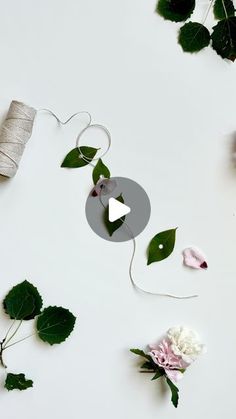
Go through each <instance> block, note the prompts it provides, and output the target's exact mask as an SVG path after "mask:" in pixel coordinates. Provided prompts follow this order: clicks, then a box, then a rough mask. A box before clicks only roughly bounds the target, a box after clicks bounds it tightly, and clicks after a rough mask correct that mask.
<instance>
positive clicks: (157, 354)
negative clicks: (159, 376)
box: [148, 339, 189, 382]
mask: <svg viewBox="0 0 236 419" xmlns="http://www.w3.org/2000/svg"><path fill="white" fill-rule="evenodd" d="M150 349H151V351H150V352H149V353H148V355H150V356H151V357H152V360H153V362H155V364H157V365H158V366H159V367H160V368H163V369H164V370H165V373H166V375H167V377H168V378H169V379H170V380H171V381H175V382H177V381H179V380H180V379H181V378H182V376H183V373H182V372H181V371H179V370H181V369H185V368H187V367H188V365H189V364H187V363H186V362H185V361H183V359H182V358H181V357H180V356H178V355H175V354H174V352H173V350H172V349H171V342H170V341H169V340H167V339H163V340H162V341H161V343H160V344H158V345H155V346H150Z"/></svg>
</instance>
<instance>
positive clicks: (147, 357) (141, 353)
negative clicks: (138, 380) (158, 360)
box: [130, 349, 152, 361]
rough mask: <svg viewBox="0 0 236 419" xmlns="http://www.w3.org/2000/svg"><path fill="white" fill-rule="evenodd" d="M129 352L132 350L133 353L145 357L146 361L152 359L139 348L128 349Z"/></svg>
mask: <svg viewBox="0 0 236 419" xmlns="http://www.w3.org/2000/svg"><path fill="white" fill-rule="evenodd" d="M130 352H132V353H133V354H135V355H138V356H142V357H143V358H145V359H147V360H148V361H152V357H151V356H150V355H148V354H145V352H144V351H142V350H141V349H130Z"/></svg>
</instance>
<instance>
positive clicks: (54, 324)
mask: <svg viewBox="0 0 236 419" xmlns="http://www.w3.org/2000/svg"><path fill="white" fill-rule="evenodd" d="M74 324H75V316H74V315H73V314H72V313H71V312H70V311H69V310H67V309H66V308H63V307H55V306H54V307H52V306H50V307H47V308H45V309H44V310H43V312H42V314H41V315H40V316H39V317H38V319H37V324H36V328H37V332H38V335H39V337H40V339H42V340H43V341H44V342H48V343H49V344H50V345H54V344H55V343H61V342H64V340H66V338H67V337H68V336H69V335H70V334H71V332H72V330H73V328H74Z"/></svg>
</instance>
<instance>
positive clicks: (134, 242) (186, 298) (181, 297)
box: [99, 195, 198, 300]
mask: <svg viewBox="0 0 236 419" xmlns="http://www.w3.org/2000/svg"><path fill="white" fill-rule="evenodd" d="M99 201H100V203H101V204H102V206H103V208H104V209H106V206H105V204H104V202H103V201H102V197H101V195H99ZM120 220H121V221H122V223H123V225H124V226H125V227H126V228H127V230H128V232H129V235H130V238H131V239H132V242H133V251H132V255H131V259H130V263H129V277H130V281H131V283H132V286H133V287H134V288H135V289H137V290H138V291H142V292H144V293H145V294H149V295H156V296H158V297H169V298H174V299H177V300H189V299H191V298H196V297H198V295H197V294H194V295H183V296H182V295H175V294H169V293H159V292H158V293H156V292H152V291H147V290H145V289H143V288H141V287H140V286H139V285H137V284H136V282H135V280H134V277H133V271H132V270H133V263H134V257H135V253H136V240H135V237H134V234H133V232H132V230H131V228H130V227H129V225H128V224H127V222H126V221H124V220H122V218H120Z"/></svg>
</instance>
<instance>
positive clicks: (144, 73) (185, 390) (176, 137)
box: [0, 0, 236, 419]
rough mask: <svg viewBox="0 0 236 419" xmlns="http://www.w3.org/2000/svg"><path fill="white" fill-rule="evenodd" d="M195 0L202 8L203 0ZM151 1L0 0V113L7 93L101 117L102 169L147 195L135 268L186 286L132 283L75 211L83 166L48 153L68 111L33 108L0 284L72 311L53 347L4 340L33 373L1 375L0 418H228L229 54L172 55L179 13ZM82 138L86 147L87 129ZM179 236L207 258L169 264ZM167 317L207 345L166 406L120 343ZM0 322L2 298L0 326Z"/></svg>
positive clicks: (58, 150)
mask: <svg viewBox="0 0 236 419" xmlns="http://www.w3.org/2000/svg"><path fill="white" fill-rule="evenodd" d="M198 3H199V8H198V15H199V16H200V18H201V17H202V16H203V14H204V11H205V9H206V7H207V4H206V3H202V2H200V1H199V2H198ZM154 8H155V2H154V1H151V0H146V1H143V0H120V1H119V2H115V1H110V0H100V1H99V2H98V1H95V0H67V1H62V0H55V1H54V0H51V1H48V0H47V1H46V0H41V1H37V2H36V1H32V0H21V1H17V0H13V1H11V2H3V1H2V2H1V14H0V16H1V25H0V50H1V66H0V75H1V77H0V91H1V114H2V115H3V114H5V112H6V111H7V108H8V106H9V103H10V101H11V100H12V99H18V100H22V101H24V102H26V103H28V104H29V105H31V106H34V107H36V108H41V107H49V108H51V109H52V110H54V111H55V112H56V113H57V114H58V115H59V116H60V117H61V118H66V117H68V116H69V115H70V114H71V113H73V112H76V111H78V110H82V109H87V110H89V111H90V112H91V113H92V115H93V117H94V121H95V122H98V123H104V124H105V125H106V126H107V127H108V128H109V129H110V130H111V132H112V138H113V143H112V149H111V152H110V153H109V155H108V156H107V158H106V159H105V162H106V164H107V165H108V166H109V167H110V169H111V172H112V175H113V176H125V177H130V178H132V179H134V180H135V181H137V182H139V183H140V184H141V185H142V186H143V187H144V188H145V189H146V191H147V192H148V194H149V197H150V200H151V203H152V215H151V219H150V222H149V224H148V226H147V228H146V230H145V231H144V232H143V234H142V235H141V236H140V237H139V238H138V253H137V257H136V262H135V274H136V281H137V282H138V283H139V284H140V285H141V286H143V287H145V288H147V289H149V290H153V291H170V292H174V293H178V294H183V293H184V294H188V293H195V292H198V293H199V294H200V297H199V299H196V300H190V301H174V300H168V299H161V298H158V297H151V296H145V295H140V294H136V293H135V292H134V291H133V289H132V288H131V286H130V283H129V279H128V271H127V267H128V262H129V258H130V252H131V243H129V242H128V243H121V244H117V243H111V242H105V241H103V240H102V239H100V238H99V237H97V236H96V235H95V234H94V233H93V232H92V231H91V230H90V228H89V226H88V224H87V222H86V218H85V213H84V204H85V200H86V196H87V194H88V191H89V188H90V187H91V170H90V168H89V167H87V168H84V169H81V170H79V169H78V170H72V171H67V170H64V169H61V168H60V163H61V161H62V159H63V157H64V156H65V154H66V153H67V151H69V150H70V149H71V148H73V146H74V141H75V136H76V134H77V132H78V130H79V129H80V128H81V127H82V122H79V121H75V122H74V123H72V124H71V125H70V126H67V127H65V128H58V127H57V124H56V121H55V120H54V119H53V118H51V117H50V116H48V115H45V114H40V115H39V117H38V119H37V121H36V124H35V127H34V133H33V136H32V138H31V139H30V141H29V143H28V145H27V148H26V150H25V153H24V157H23V159H22V163H21V166H20V170H19V171H18V174H17V176H16V177H15V178H14V179H13V180H10V181H4V182H1V184H0V199H1V201H0V202H1V206H0V208H1V210H0V211H1V218H0V237H1V240H0V255H1V259H0V267H1V268H0V278H1V297H4V295H5V294H6V292H7V291H8V290H9V289H10V287H12V286H13V285H15V284H16V283H18V282H21V281H22V280H24V278H27V279H28V280H30V281H32V282H33V283H34V284H35V285H36V286H37V287H38V289H39V291H40V292H41V294H42V295H43V297H44V302H45V305H49V304H57V305H60V304H61V305H63V306H64V307H68V308H69V309H70V310H71V311H72V312H73V313H74V314H76V315H77V316H78V321H77V324H76V328H75V331H74V333H73V334H72V335H71V337H70V338H69V339H68V340H67V341H66V343H65V344H63V345H61V346H54V347H52V348H51V347H49V346H47V345H44V344H42V343H38V342H37V341H35V340H34V339H32V341H30V340H29V341H26V342H24V343H22V344H20V345H18V346H16V347H14V349H13V348H12V350H9V352H8V353H6V354H5V360H6V362H7V364H8V366H9V371H12V372H24V373H26V375H27V376H28V377H30V378H32V379H33V380H34V388H33V389H30V390H28V391H26V392H16V391H14V392H10V393H8V392H7V391H5V390H3V389H1V390H0V399H1V414H2V415H3V416H4V417H5V418H6V419H15V418H16V417H18V418H21V419H23V418H24V419H30V418H32V416H33V417H34V418H35V419H39V418H42V417H47V418H49V417H50V416H51V417H57V418H58V419H62V418H65V417H70V419H76V418H78V417H81V418H83V419H92V418H94V417H97V418H101V419H108V418H111V417H112V418H113V419H120V418H136V419H143V418H144V417H145V418H146V419H153V418H156V417H162V418H168V419H170V418H178V419H187V418H189V417H191V419H199V418H200V417H204V418H205V417H208V418H212V419H213V418H214V419H221V418H222V416H223V415H224V417H227V418H228V419H231V418H233V417H234V413H233V411H234V410H235V362H234V359H235V337H236V331H235V320H234V319H235V291H236V282H235V281H236V280H235V271H236V268H235V223H236V218H235V215H234V212H235V208H236V202H235V192H236V186H235V185H236V171H235V169H234V167H233V165H232V162H231V149H232V142H233V133H234V130H235V127H236V117H235V94H236V83H235V74H236V73H235V71H236V67H235V64H234V65H233V64H231V63H228V62H224V61H222V60H221V59H220V58H219V57H218V56H217V55H216V54H215V53H214V52H213V51H212V50H210V49H206V50H205V51H203V52H202V53H200V54H198V55H196V56H191V55H184V54H183V53H182V51H181V49H180V47H179V46H178V45H177V43H176V30H177V28H178V25H175V24H172V23H168V22H165V21H164V20H162V19H161V18H160V17H158V16H157V15H156V14H155V13H154V12H153V11H154ZM83 123H84V121H83ZM89 142H90V145H95V146H100V145H101V141H100V136H94V135H93V137H90V139H89ZM102 145H105V141H104V142H103V144H102ZM176 226H178V227H179V229H178V233H177V243H176V248H175V252H174V254H173V255H172V256H171V257H170V258H168V259H167V260H166V261H163V262H162V263H160V264H153V265H151V266H150V267H148V268H147V267H146V257H145V250H146V246H147V244H148V242H149V240H150V238H151V237H152V236H153V235H154V234H155V233H157V232H158V231H161V230H164V229H167V228H171V227H176ZM191 244H194V245H197V246H199V247H200V248H202V249H203V250H204V252H205V253H206V255H207V258H208V262H209V270H208V271H207V272H196V271H194V272H192V271H190V270H187V269H184V268H183V266H182V258H181V251H182V250H183V248H184V247H186V246H188V245H191ZM176 324H186V325H188V326H190V327H192V328H194V329H196V330H197V331H198V332H199V333H200V335H201V336H202V339H203V340H204V341H205V342H206V344H207V347H208V353H207V354H206V355H204V356H203V357H201V359H199V360H198V361H197V362H196V363H195V364H194V365H193V366H192V367H191V369H190V370H189V371H188V373H186V375H185V377H184V380H183V381H182V382H181V383H180V405H179V408H178V409H177V410H175V409H174V408H173V407H172V405H171V404H170V401H169V397H170V396H169V393H168V391H165V390H162V387H161V386H160V384H158V383H157V382H156V383H152V382H150V381H149V376H144V375H140V374H139V373H138V368H137V363H136V359H135V357H134V356H132V354H129V352H128V349H129V348H130V347H140V348H142V347H143V348H144V347H145V345H146V344H147V343H149V342H153V341H155V340H156V339H158V338H159V337H160V336H161V335H162V334H163V333H164V332H165V331H166V330H167V329H168V328H169V327H170V326H173V325H176ZM7 325H8V322H7V318H6V317H4V315H3V313H1V327H0V333H1V336H3V334H4V331H5V329H6V327H7ZM27 328H29V325H28V327H27V326H25V330H24V329H23V330H22V332H21V334H20V335H21V336H24V335H25V333H27V330H26V329H27ZM0 377H1V382H2V383H3V380H4V372H3V370H1V376H0Z"/></svg>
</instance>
